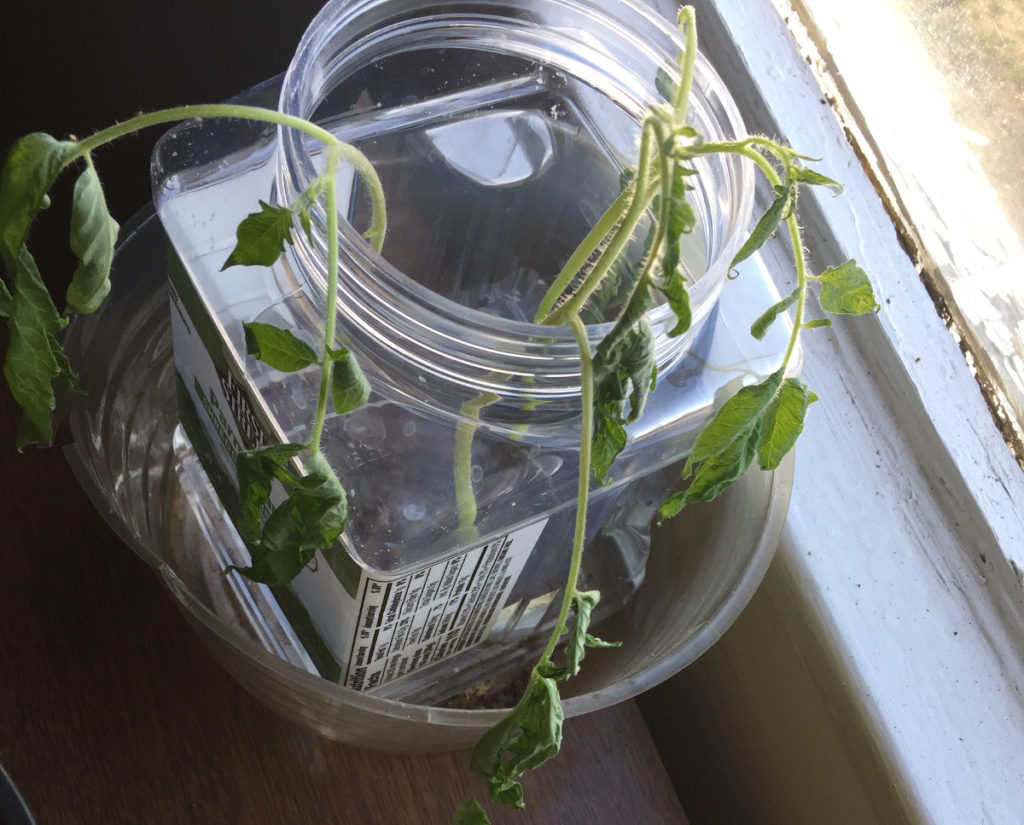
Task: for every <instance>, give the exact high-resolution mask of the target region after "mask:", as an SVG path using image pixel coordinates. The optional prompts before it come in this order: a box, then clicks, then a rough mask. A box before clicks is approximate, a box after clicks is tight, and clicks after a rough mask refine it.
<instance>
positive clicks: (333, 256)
mask: <svg viewBox="0 0 1024 825" xmlns="http://www.w3.org/2000/svg"><path fill="white" fill-rule="evenodd" d="M339 154H340V152H339V151H338V147H337V144H336V143H332V144H329V145H328V146H327V168H326V169H325V171H324V179H325V180H326V182H327V186H326V189H325V192H324V210H325V211H326V212H327V318H326V319H325V322H324V354H323V358H322V359H321V361H320V391H319V393H318V395H317V400H316V414H315V415H314V417H313V430H312V433H311V435H310V438H309V451H310V453H311V454H313V455H316V454H317V453H319V452H320V439H321V438H322V437H323V432H324V422H325V421H326V420H327V399H328V398H329V397H330V394H331V377H332V372H333V369H334V359H333V358H331V357H330V355H329V354H328V350H329V349H334V329H335V325H336V323H337V317H338V182H337V175H338V159H339V158H338V156H339Z"/></svg>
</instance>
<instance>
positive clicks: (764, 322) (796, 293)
mask: <svg viewBox="0 0 1024 825" xmlns="http://www.w3.org/2000/svg"><path fill="white" fill-rule="evenodd" d="M799 297H800V287H797V288H796V289H794V290H793V291H792V292H790V293H789V295H787V296H786V297H785V298H783V299H782V300H781V301H779V302H778V303H777V304H773V305H772V306H770V307H768V309H766V310H765V311H764V312H762V313H761V315H760V316H759V317H758V319H757V320H756V321H754V323H752V324H751V325H750V334H751V335H753V336H754V337H755V338H756V339H757V340H758V341H760V340H761V339H762V338H764V336H765V335H767V334H768V329H769V327H771V325H772V324H774V323H775V319H776V318H778V317H779V316H780V315H781V314H782V313H783V312H785V311H786V310H787V309H789V308H790V307H791V306H793V304H795V303H796V301H797V298H799Z"/></svg>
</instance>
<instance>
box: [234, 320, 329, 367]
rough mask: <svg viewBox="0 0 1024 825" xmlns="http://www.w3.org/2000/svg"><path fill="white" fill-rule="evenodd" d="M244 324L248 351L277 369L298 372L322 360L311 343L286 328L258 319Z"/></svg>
mask: <svg viewBox="0 0 1024 825" xmlns="http://www.w3.org/2000/svg"><path fill="white" fill-rule="evenodd" d="M242 326H243V328H244V329H245V350H246V352H248V353H249V355H251V356H253V358H258V359H259V360H260V361H262V362H263V363H264V364H267V365H268V366H271V367H273V368H274V369H276V370H281V372H296V371H297V370H301V369H305V368H306V367H308V366H310V365H312V364H316V363H317V362H318V361H319V360H320V359H319V358H318V357H317V354H316V351H315V350H314V349H313V348H312V347H311V346H310V345H309V344H307V343H306V342H305V341H302V340H301V339H299V338H297V337H296V336H295V335H294V333H292V332H289V331H288V330H286V329H281V328H280V327H275V326H274V325H273V324H263V323H260V322H258V321H252V322H250V323H248V324H243V325H242Z"/></svg>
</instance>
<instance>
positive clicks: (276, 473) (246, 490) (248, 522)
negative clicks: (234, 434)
mask: <svg viewBox="0 0 1024 825" xmlns="http://www.w3.org/2000/svg"><path fill="white" fill-rule="evenodd" d="M303 449H305V445H302V444H282V445H275V446H273V447H264V448H261V449H259V450H250V451H248V452H247V453H244V454H240V455H241V456H244V461H245V462H246V465H245V467H244V468H243V466H242V465H240V464H239V463H238V462H236V467H238V471H239V483H240V485H241V484H243V474H244V478H245V480H244V484H245V486H244V487H243V489H242V508H243V511H242V514H241V519H240V522H239V533H240V534H241V535H242V536H243V538H245V539H246V544H247V546H248V548H249V553H250V555H251V556H252V563H251V565H250V566H249V567H233V568H229V569H234V570H237V571H238V572H239V573H242V574H243V575H245V576H247V577H248V578H250V579H253V580H254V581H259V582H263V583H264V584H270V585H278V584H287V583H288V582H290V581H291V580H292V579H294V578H295V577H296V576H297V575H298V574H299V573H300V572H302V569H303V568H304V567H306V566H307V565H308V564H309V563H310V562H311V561H312V560H313V557H314V556H315V555H316V551H317V550H321V549H324V548H326V547H329V546H330V545H331V543H332V542H334V540H335V539H337V538H338V536H340V535H341V533H342V532H343V531H344V529H345V523H346V521H347V519H348V499H347V497H346V495H345V490H344V489H343V488H342V486H341V482H340V481H339V480H338V477H337V475H335V473H334V470H332V469H331V467H330V465H329V464H328V463H327V460H326V459H325V458H324V457H323V455H322V454H321V453H317V454H315V455H312V456H310V458H309V460H308V461H307V462H306V464H305V468H304V469H305V471H306V474H305V475H303V476H301V477H299V478H296V477H295V476H294V475H293V474H292V473H291V472H290V470H288V469H287V466H286V465H287V464H288V462H289V461H290V459H291V458H292V457H293V456H294V455H297V454H298V452H299V451H301V450H303ZM274 479H276V480H278V481H280V482H281V483H282V484H284V486H285V489H286V490H288V497H287V498H286V499H285V500H284V501H282V502H281V503H280V504H279V505H278V506H277V507H276V508H275V509H274V511H273V512H272V513H271V514H270V515H269V516H268V517H267V520H266V523H265V524H264V525H263V530H262V532H260V533H259V534H258V535H257V534H256V532H257V530H258V522H259V514H260V513H261V512H262V509H263V507H264V506H265V505H266V503H267V501H269V498H270V490H271V487H272V484H273V480H274ZM254 522H255V523H256V529H254Z"/></svg>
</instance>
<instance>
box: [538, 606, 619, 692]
mask: <svg viewBox="0 0 1024 825" xmlns="http://www.w3.org/2000/svg"><path fill="white" fill-rule="evenodd" d="M600 600H601V594H600V593H599V592H598V591H597V590H586V591H582V592H581V591H577V592H576V593H575V594H574V595H573V597H572V612H573V616H574V617H575V620H574V621H573V624H572V627H571V628H565V627H563V628H562V632H563V633H567V634H568V638H567V639H566V641H565V646H564V648H563V653H564V655H565V664H564V665H563V666H561V667H556V666H554V665H551V666H549V667H548V668H547V669H545V670H544V675H545V676H550V677H551V678H553V679H555V680H556V681H559V682H562V681H565V680H566V679H569V678H570V677H572V676H575V675H576V674H577V673H579V672H580V663H581V662H582V661H583V657H584V655H585V654H586V649H587V648H588V647H590V648H596V647H618V646H619V645H620V644H621V642H605V641H603V640H601V639H599V638H597V637H596V636H592V635H590V633H588V632H587V630H588V629H589V627H590V616H591V614H592V613H593V610H594V607H596V606H597V603H598V602H599V601H600Z"/></svg>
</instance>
